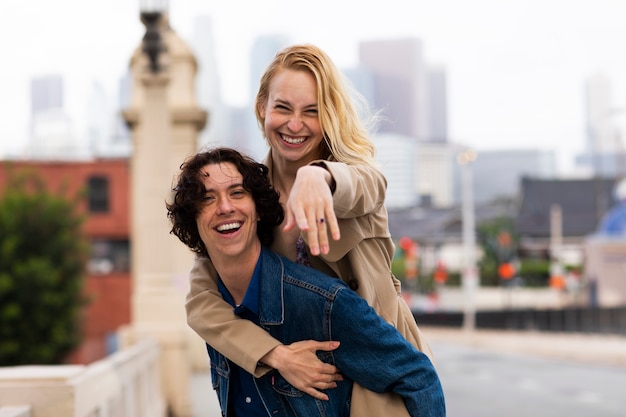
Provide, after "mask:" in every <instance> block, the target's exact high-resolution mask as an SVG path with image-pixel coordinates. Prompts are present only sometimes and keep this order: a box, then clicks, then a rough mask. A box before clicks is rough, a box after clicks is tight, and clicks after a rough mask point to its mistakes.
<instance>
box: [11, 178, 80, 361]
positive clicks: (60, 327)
mask: <svg viewBox="0 0 626 417" xmlns="http://www.w3.org/2000/svg"><path fill="white" fill-rule="evenodd" d="M77 206H78V196H74V197H73V198H68V197H66V196H64V195H63V194H62V193H61V194H53V193H51V192H49V191H48V190H47V187H46V186H45V185H44V184H43V182H42V181H41V179H40V178H39V177H38V176H37V175H35V174H33V173H19V174H18V173H13V172H11V170H9V178H8V181H7V184H6V186H5V188H4V189H3V190H2V191H1V193H0V322H1V323H2V324H1V325H0V366H12V365H22V364H59V363H62V361H63V359H64V358H65V357H66V355H67V354H68V353H69V352H70V351H71V350H72V349H74V348H75V347H76V346H77V345H78V344H79V342H80V326H79V313H80V309H81V307H82V306H83V300H82V296H81V283H82V279H83V271H84V265H85V259H86V254H87V252H86V245H85V244H84V241H83V239H82V236H81V231H80V230H81V224H82V217H81V216H80V215H79V214H77Z"/></svg>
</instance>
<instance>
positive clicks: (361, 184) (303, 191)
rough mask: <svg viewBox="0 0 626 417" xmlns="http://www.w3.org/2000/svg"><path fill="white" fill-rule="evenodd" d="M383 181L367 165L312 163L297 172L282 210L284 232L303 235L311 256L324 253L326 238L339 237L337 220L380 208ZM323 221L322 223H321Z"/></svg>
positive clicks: (383, 191)
mask: <svg viewBox="0 0 626 417" xmlns="http://www.w3.org/2000/svg"><path fill="white" fill-rule="evenodd" d="M386 190H387V180H386V178H385V176H384V175H383V174H382V172H381V171H379V170H378V169H376V168H374V167H371V166H367V165H347V164H344V163H341V162H331V161H316V162H314V163H313V164H311V165H306V166H303V167H301V168H300V169H298V173H297V174H296V180H295V182H294V184H293V187H292V188H291V192H290V193H289V199H288V200H287V204H286V207H285V215H286V221H285V226H284V230H285V231H289V230H292V229H293V228H294V227H296V226H298V227H299V228H300V230H301V231H302V232H304V233H306V237H307V239H306V240H307V244H308V246H309V250H310V251H311V254H312V255H319V254H320V253H321V254H324V255H326V254H328V251H329V237H328V232H330V236H331V237H332V239H333V240H335V241H337V240H339V239H340V238H341V234H340V230H339V225H338V221H337V218H342V219H347V218H355V217H362V216H365V215H367V214H370V213H373V212H375V211H377V210H379V209H380V208H381V206H382V205H383V204H384V202H385V193H386ZM321 219H323V221H322V220H321Z"/></svg>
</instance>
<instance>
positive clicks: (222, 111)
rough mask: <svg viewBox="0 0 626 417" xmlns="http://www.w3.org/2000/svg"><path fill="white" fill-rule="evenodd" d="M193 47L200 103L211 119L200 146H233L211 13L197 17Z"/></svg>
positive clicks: (200, 136)
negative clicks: (196, 65) (223, 96)
mask: <svg viewBox="0 0 626 417" xmlns="http://www.w3.org/2000/svg"><path fill="white" fill-rule="evenodd" d="M191 46H192V48H193V50H194V53H195V56H196V60H197V61H198V72H197V75H196V96H197V98H198V104H199V105H200V107H202V108H203V109H205V110H206V111H208V112H209V122H208V123H207V125H206V127H205V128H204V130H203V131H202V132H200V135H199V138H198V142H199V145H200V146H204V145H213V146H215V145H222V146H234V145H235V144H234V142H233V138H232V135H231V132H230V131H229V130H228V125H229V120H228V119H229V110H228V108H227V106H226V105H225V103H224V100H223V98H222V91H221V88H220V75H219V71H218V65H217V56H216V53H215V38H214V35H213V19H212V18H211V17H210V16H198V17H196V19H195V21H194V27H193V37H192V41H191Z"/></svg>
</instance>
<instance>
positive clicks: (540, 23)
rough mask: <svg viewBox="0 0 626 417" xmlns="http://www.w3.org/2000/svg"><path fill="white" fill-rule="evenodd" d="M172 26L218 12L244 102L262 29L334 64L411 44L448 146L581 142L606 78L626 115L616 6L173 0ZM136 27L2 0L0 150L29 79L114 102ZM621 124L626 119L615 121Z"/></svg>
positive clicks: (125, 5) (16, 141) (570, 1)
mask: <svg viewBox="0 0 626 417" xmlns="http://www.w3.org/2000/svg"><path fill="white" fill-rule="evenodd" d="M169 11H170V23H171V26H172V27H173V29H174V30H176V31H177V32H178V33H179V34H180V35H181V36H182V37H183V38H185V39H189V38H190V36H191V33H192V29H193V22H194V18H195V16H197V15H209V16H212V17H213V22H214V32H215V38H216V42H217V45H216V48H217V51H216V53H217V58H218V62H219V71H220V75H221V77H222V80H223V88H222V92H223V94H224V99H225V100H226V102H228V103H230V104H235V105H243V104H244V100H245V98H246V95H247V91H248V69H249V61H248V59H249V55H250V47H251V45H252V42H253V40H254V38H255V37H256V36H257V35H259V34H268V33H285V34H288V35H289V36H291V39H292V40H293V41H294V42H310V43H315V44H317V45H319V46H320V47H322V48H323V49H325V50H326V51H327V52H328V53H329V55H330V56H331V57H332V58H333V59H334V60H335V62H336V63H337V64H338V65H339V66H340V67H350V66H354V65H355V64H356V61H357V44H358V42H359V41H360V40H369V39H380V38H385V39H386V38H394V37H405V36H415V37H418V38H420V39H421V40H422V41H423V42H424V47H425V59H426V60H427V62H429V63H430V64H435V65H441V66H443V67H445V68H446V70H447V72H448V83H449V85H448V90H449V97H448V100H449V130H450V136H451V140H452V141H454V142H459V143H463V144H467V145H469V146H473V147H476V148H478V149H485V148H486V149H502V148H504V149H517V148H523V149H527V148H539V149H556V150H558V151H559V153H560V154H562V155H569V154H571V153H572V152H575V151H581V150H582V149H583V146H584V130H585V121H584V102H583V97H584V96H583V94H584V82H585V79H586V78H587V77H589V76H591V75H593V74H596V73H604V74H605V75H606V76H608V77H609V78H610V80H611V82H612V83H613V87H614V105H615V107H626V45H625V43H626V1H624V0H593V1H592V0H473V1H468V0H437V1H432V0H429V1H427V0H411V1H407V0H384V1H368V0H354V1H352V0H317V1H315V2H301V1H297V0H290V1H283V0H264V1H258V0H250V1H242V0H221V1H214V0H170V4H169ZM143 32H144V28H143V26H142V24H141V23H140V21H139V6H138V1H136V0H106V1H99V2H97V1H93V0H54V1H52V0H20V1H4V0H3V1H1V2H0V42H1V44H0V45H1V48H0V53H2V60H1V62H2V68H1V69H0V155H2V154H3V153H4V152H5V151H9V150H16V149H19V147H20V146H23V144H24V143H25V142H26V139H27V135H28V121H29V105H30V99H29V80H30V78H31V77H33V76H37V75H42V74H49V73H59V74H61V75H63V76H64V78H65V83H66V95H67V99H66V104H67V110H68V113H70V116H71V117H72V118H73V119H81V118H84V116H83V115H82V114H81V110H82V109H84V106H85V103H86V101H87V94H88V93H89V91H90V89H91V84H92V83H93V81H98V82H100V83H102V84H103V85H104V86H105V87H106V89H107V90H108V91H109V92H110V94H114V93H115V91H116V87H117V82H118V80H119V78H120V77H121V76H122V75H123V74H124V73H125V72H126V69H127V67H128V62H129V58H130V56H131V54H132V52H133V50H134V48H135V47H136V46H137V45H138V44H139V42H140V40H141V37H142V35H143ZM615 122H616V123H617V124H619V125H620V126H624V128H626V114H624V115H623V116H619V115H618V116H615Z"/></svg>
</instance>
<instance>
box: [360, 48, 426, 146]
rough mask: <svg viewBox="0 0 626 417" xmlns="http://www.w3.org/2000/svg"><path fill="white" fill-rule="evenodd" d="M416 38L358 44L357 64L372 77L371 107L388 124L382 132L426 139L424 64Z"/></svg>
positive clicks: (382, 125)
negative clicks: (373, 83) (383, 117)
mask: <svg viewBox="0 0 626 417" xmlns="http://www.w3.org/2000/svg"><path fill="white" fill-rule="evenodd" d="M422 49H423V47H422V42H421V41H420V40H419V39H417V38H401V39H388V40H372V41H366V42H361V43H360V44H359V64H360V65H361V66H363V67H365V68H367V69H369V70H371V71H372V72H373V74H374V79H375V92H374V107H375V108H378V109H382V110H383V114H384V116H385V117H386V119H387V121H386V122H385V123H382V124H381V126H380V132H381V133H386V132H389V133H398V134H402V135H406V136H411V137H414V138H418V139H420V140H425V139H427V138H428V137H429V132H428V104H427V91H426V81H427V80H426V65H425V63H424V58H423V52H422Z"/></svg>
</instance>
